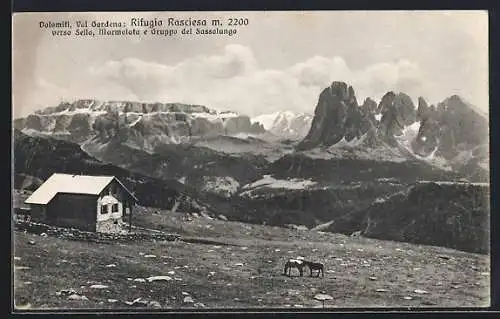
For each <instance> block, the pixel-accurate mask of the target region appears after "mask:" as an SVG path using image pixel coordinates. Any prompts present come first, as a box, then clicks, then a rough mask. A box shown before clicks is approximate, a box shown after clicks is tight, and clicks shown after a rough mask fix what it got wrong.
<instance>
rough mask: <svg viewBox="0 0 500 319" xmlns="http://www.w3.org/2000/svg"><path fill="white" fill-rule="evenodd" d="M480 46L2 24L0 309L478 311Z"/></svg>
mask: <svg viewBox="0 0 500 319" xmlns="http://www.w3.org/2000/svg"><path fill="white" fill-rule="evenodd" d="M488 31H489V30H488V11H480V10H463V11H458V10H453V11H452V10H450V11H444V10H442V11H441V10H433V11H232V12H231V11H182V12H181V11H172V12H167V11H158V12H153V11H150V12H73V13H71V12H53V13H52V12H45V13H41V12H24V13H14V14H13V15H12V129H11V135H12V154H13V155H12V175H11V178H12V206H11V208H12V209H11V220H12V233H11V237H12V254H11V255H12V256H11V276H12V286H13V287H12V300H11V304H12V307H13V311H15V312H16V311H18V312H30V311H34V310H35V311H38V310H46V311H51V312H54V311H55V312H57V311H71V310H79V311H81V310H87V311H97V312H98V311H99V310H101V311H116V312H120V311H160V312H175V311H194V312H197V311H210V310H214V311H215V310H218V311H225V310H228V311H231V310H233V311H235V310H248V311H251V310H259V309H267V310H271V311H280V310H284V309H286V310H294V311H298V312H300V311H306V310H312V311H335V309H337V310H339V309H344V310H345V309H359V308H363V309H364V308H367V309H378V308H382V309H393V308H404V309H432V308H454V309H456V308H463V307H465V308H479V309H481V308H487V307H490V304H491V287H490V286H491V284H490V270H491V267H490V253H491V249H490V242H491V241H490V237H491V236H490V160H489V159H490V141H489V137H490V129H489V123H490V120H489V108H490V102H489V61H488V59H489V57H488V51H489V47H488V37H489V34H488Z"/></svg>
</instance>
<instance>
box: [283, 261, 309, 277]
mask: <svg viewBox="0 0 500 319" xmlns="http://www.w3.org/2000/svg"><path fill="white" fill-rule="evenodd" d="M304 265H305V264H304V261H303V260H298V259H289V260H288V261H287V262H286V263H285V269H284V273H283V274H284V275H288V276H290V275H291V272H292V268H297V269H298V270H299V273H300V276H301V277H302V276H303V275H304Z"/></svg>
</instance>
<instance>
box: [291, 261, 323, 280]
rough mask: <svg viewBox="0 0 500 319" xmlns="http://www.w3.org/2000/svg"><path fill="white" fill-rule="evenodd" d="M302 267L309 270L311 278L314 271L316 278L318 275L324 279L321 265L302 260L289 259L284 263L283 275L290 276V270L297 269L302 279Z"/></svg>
mask: <svg viewBox="0 0 500 319" xmlns="http://www.w3.org/2000/svg"><path fill="white" fill-rule="evenodd" d="M304 267H308V268H309V272H310V276H312V273H313V270H314V271H318V273H317V275H316V277H319V274H320V273H321V276H322V277H325V266H324V265H323V264H322V263H315V262H312V261H307V260H302V259H289V260H288V261H287V262H286V263H285V269H284V275H288V276H290V275H291V272H292V268H297V269H298V270H299V273H300V276H301V277H302V276H303V275H304Z"/></svg>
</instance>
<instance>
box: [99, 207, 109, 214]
mask: <svg viewBox="0 0 500 319" xmlns="http://www.w3.org/2000/svg"><path fill="white" fill-rule="evenodd" d="M107 213H108V205H101V214H102V215H104V214H107Z"/></svg>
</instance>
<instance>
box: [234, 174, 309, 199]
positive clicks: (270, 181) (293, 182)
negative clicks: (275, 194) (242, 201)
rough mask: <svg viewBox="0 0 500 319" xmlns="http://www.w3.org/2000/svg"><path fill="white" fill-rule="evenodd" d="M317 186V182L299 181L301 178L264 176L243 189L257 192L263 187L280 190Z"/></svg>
mask: <svg viewBox="0 0 500 319" xmlns="http://www.w3.org/2000/svg"><path fill="white" fill-rule="evenodd" d="M316 184H317V183H316V182H313V181H311V180H308V179H299V178H292V179H276V178H274V177H272V176H271V175H264V176H263V177H262V179H259V180H258V181H255V182H253V183H250V184H246V185H244V186H243V187H242V189H247V190H255V189H258V188H263V187H269V188H279V189H307V188H309V187H311V186H314V185H316ZM247 192H248V191H247ZM247 192H244V193H247ZM244 193H241V194H240V196H241V195H243V194H244Z"/></svg>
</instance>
